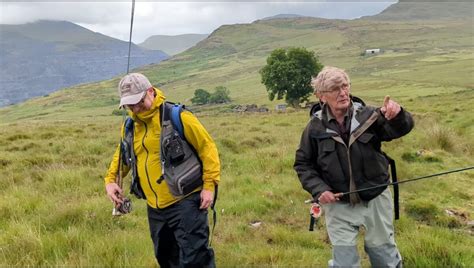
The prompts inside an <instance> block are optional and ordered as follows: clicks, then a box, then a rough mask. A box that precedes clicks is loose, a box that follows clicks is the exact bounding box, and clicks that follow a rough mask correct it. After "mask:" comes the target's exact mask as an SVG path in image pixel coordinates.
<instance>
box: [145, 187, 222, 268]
mask: <svg viewBox="0 0 474 268" xmlns="http://www.w3.org/2000/svg"><path fill="white" fill-rule="evenodd" d="M199 205H200V195H199V193H194V194H192V195H191V196H189V197H187V198H186V199H183V200H181V201H180V202H179V203H176V204H174V205H172V206H170V207H167V208H165V209H153V208H148V218H149V223H150V231H151V234H152V239H153V243H154V245H155V255H156V257H157V259H158V262H159V264H160V266H161V267H173V266H164V264H162V262H163V261H164V260H166V262H165V263H166V264H167V265H174V264H176V261H175V260H176V258H175V254H176V252H177V251H178V252H179V254H178V255H179V257H178V259H179V267H183V268H188V267H193V268H194V267H196V268H197V267H199V268H200V267H209V268H212V267H215V260H214V251H213V250H212V249H211V248H209V247H208V244H209V225H208V219H207V210H200V209H199ZM171 233H173V235H170V234H171ZM176 247H178V248H179V250H176ZM166 254H171V255H166ZM171 256H173V257H171Z"/></svg>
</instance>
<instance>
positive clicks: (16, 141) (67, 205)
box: [0, 19, 474, 267]
mask: <svg viewBox="0 0 474 268" xmlns="http://www.w3.org/2000/svg"><path fill="white" fill-rule="evenodd" d="M255 36H258V37H259V38H258V39H255V38H254V37H255ZM466 36H467V37H466ZM469 36H470V37H471V38H468V37H469ZM472 36H473V28H472V25H470V26H469V23H465V22H455V21H453V22H444V23H442V24H441V23H440V24H436V23H429V24H422V23H376V24H373V23H371V22H370V21H366V20H357V21H351V22H347V21H327V20H311V19H301V20H289V21H283V22H278V23H272V22H268V21H261V22H257V23H254V24H250V25H239V26H235V25H234V26H225V27H222V28H220V29H219V30H217V31H216V32H215V33H214V34H213V35H212V36H211V37H210V38H209V39H208V40H206V41H205V42H204V43H201V44H200V45H199V46H198V47H195V48H193V49H191V50H189V51H187V52H185V53H183V54H180V55H178V56H177V57H176V58H174V59H172V60H169V61H166V62H164V63H162V64H159V65H157V66H149V67H146V68H144V69H141V70H139V71H142V72H144V73H146V74H147V75H148V76H149V77H150V80H151V81H152V82H153V83H155V84H156V85H159V86H160V87H162V89H163V90H164V91H165V93H166V95H168V96H169V98H170V99H171V100H182V101H184V102H185V103H189V101H186V100H189V98H191V97H192V92H193V91H194V90H195V89H196V88H205V89H208V90H211V89H213V87H215V86H218V85H223V86H226V87H228V88H229V89H230V90H231V97H232V98H233V100H234V101H233V103H232V104H230V105H223V106H215V107H192V109H194V110H195V111H196V114H197V115H198V117H199V118H200V120H201V121H202V122H203V124H204V125H205V126H206V128H207V129H208V130H209V132H210V133H211V135H212V136H213V137H214V139H215V141H216V143H217V146H218V149H219V153H220V158H221V162H222V183H221V186H220V196H219V201H218V203H217V210H218V222H217V226H216V230H215V233H214V237H213V247H214V249H215V251H216V256H217V264H218V266H219V267H289V266H292V267H320V266H321V267H322V266H325V265H326V263H327V260H328V259H330V256H331V250H330V245H329V242H328V238H327V235H326V233H325V230H324V229H325V228H324V224H323V223H322V222H321V223H320V225H319V228H318V230H317V231H316V232H309V231H308V230H307V228H308V224H309V215H308V214H309V213H308V210H309V207H308V205H305V204H304V200H306V199H308V198H309V194H307V193H306V192H304V191H303V190H302V189H301V185H300V183H299V181H298V179H297V177H296V174H295V172H294V171H293V169H292V165H293V161H294V153H295V150H296V148H297V146H298V142H299V138H300V134H301V132H302V130H303V128H304V127H305V125H306V123H307V121H308V111H307V110H296V111H295V110H293V109H289V111H288V112H286V113H276V112H270V113H263V114H238V113H233V112H231V106H232V105H233V104H237V103H241V104H250V103H256V104H258V105H268V107H270V108H273V105H275V104H276V102H270V101H268V99H267V95H266V92H265V89H264V87H263V86H262V85H261V84H260V82H259V80H260V78H259V75H258V70H259V69H260V68H261V67H262V66H263V65H264V64H265V58H266V56H268V54H269V52H270V51H271V50H272V49H274V48H277V47H285V46H305V47H307V48H309V49H312V50H314V51H316V53H317V54H318V55H320V58H321V61H322V62H323V64H325V65H335V66H340V67H343V68H346V69H347V70H348V72H349V74H350V75H351V78H352V87H353V94H354V95H356V96H359V97H362V98H363V99H364V100H365V101H366V102H367V103H369V104H372V105H380V104H381V103H382V100H383V97H384V96H385V95H387V94H388V95H390V96H391V97H392V98H393V99H394V100H397V101H399V102H400V103H401V104H402V105H403V107H404V108H406V109H407V110H408V111H411V112H412V113H413V115H414V117H415V121H416V127H415V129H414V130H413V131H412V133H410V134H409V135H407V136H406V137H404V138H402V139H399V140H396V141H393V142H390V143H387V144H385V145H384V150H385V151H386V152H387V153H388V154H389V155H391V156H392V157H393V158H395V159H396V161H397V165H398V166H397V167H398V172H399V178H400V180H404V179H410V178H414V177H417V176H422V175H427V174H432V173H436V172H441V171H446V170H451V169H454V168H459V167H464V166H472V165H473V164H474V163H473V161H472V158H473V154H474V142H473V141H474V115H473V114H472V107H473V106H474V89H473V88H474V78H473V74H474V65H473V64H472V63H473V56H472V55H473V52H474V49H473V46H472V45H473V44H472ZM372 47H381V48H383V49H384V50H385V52H384V53H383V54H380V55H377V56H372V57H366V56H361V52H363V50H364V49H365V48H372ZM117 83H118V78H116V79H112V80H108V81H103V82H100V83H94V84H87V85H79V86H77V87H74V88H69V89H65V90H62V91H59V92H56V93H53V94H50V95H49V96H46V97H43V98H37V99H34V100H30V101H28V102H25V103H22V104H18V105H14V106H10V107H7V108H3V109H1V110H0V111H1V113H0V137H2V139H0V151H1V152H2V154H1V155H0V169H1V171H2V178H1V179H0V194H1V195H2V198H1V199H0V230H2V231H1V232H0V266H22V267H23V266H79V267H86V266H101V267H102V266H105V267H125V266H133V267H138V266H142V267H155V266H156V261H155V259H154V256H153V253H152V243H151V240H150V239H149V234H148V225H147V221H146V210H145V203H144V202H143V201H138V200H133V201H134V211H133V213H132V214H130V215H127V216H124V217H120V218H114V217H112V216H111V209H112V208H111V204H110V202H109V201H108V199H107V198H106V196H105V190H104V185H103V180H102V179H103V176H104V174H105V171H106V169H107V166H108V163H109V161H110V158H111V155H112V153H113V150H114V148H115V145H116V143H117V142H118V139H119V128H120V123H121V121H122V117H121V116H117V115H114V114H113V113H114V111H116V110H117V103H118V97H117V96H116V95H117V94H116V85H117ZM473 178H474V172H472V171H471V172H464V173H456V174H452V175H447V176H444V177H438V178H433V179H429V180H423V181H418V182H413V183H410V184H404V185H402V186H400V188H401V209H402V211H401V219H400V220H399V221H397V222H396V223H395V224H396V239H397V243H398V245H399V248H400V251H401V253H402V256H403V258H404V262H405V263H404V265H405V266H406V267H471V266H472V265H474V252H473V251H472V248H474V238H473V231H474V230H473V228H474V227H473V226H472V220H473V215H474V203H473V200H474V199H473V197H474V188H473V187H472V186H471V185H472V181H473ZM128 181H129V180H128V178H127V182H128ZM448 212H450V213H448ZM450 214H452V215H450ZM469 221H471V224H470V225H469V224H468V223H469ZM255 222H261V225H260V226H259V227H253V226H252V225H251V224H252V223H255ZM360 242H361V243H360V249H361V252H363V245H362V240H361V241H360ZM362 257H363V262H362V263H363V265H364V266H368V265H369V263H368V259H367V257H366V256H365V255H362Z"/></svg>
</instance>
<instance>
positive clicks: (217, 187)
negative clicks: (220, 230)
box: [209, 185, 219, 247]
mask: <svg viewBox="0 0 474 268" xmlns="http://www.w3.org/2000/svg"><path fill="white" fill-rule="evenodd" d="M218 189H219V186H217V185H215V186H214V201H212V205H211V209H212V221H213V223H212V229H211V235H210V238H209V247H211V244H212V237H213V236H214V228H216V222H217V213H216V208H215V206H216V202H217V193H218V192H219V191H218Z"/></svg>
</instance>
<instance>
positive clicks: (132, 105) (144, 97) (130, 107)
mask: <svg viewBox="0 0 474 268" xmlns="http://www.w3.org/2000/svg"><path fill="white" fill-rule="evenodd" d="M147 95H148V94H147V93H145V95H143V97H142V98H141V99H140V101H139V102H137V103H135V104H127V105H125V107H126V108H127V109H130V110H132V109H133V108H134V107H138V106H141V105H143V104H144V103H145V99H146V96H147Z"/></svg>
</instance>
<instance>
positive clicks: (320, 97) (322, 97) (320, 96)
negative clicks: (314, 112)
mask: <svg viewBox="0 0 474 268" xmlns="http://www.w3.org/2000/svg"><path fill="white" fill-rule="evenodd" d="M314 95H316V97H317V98H318V99H319V102H322V103H324V102H326V98H325V97H324V94H321V92H319V91H316V93H314Z"/></svg>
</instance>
